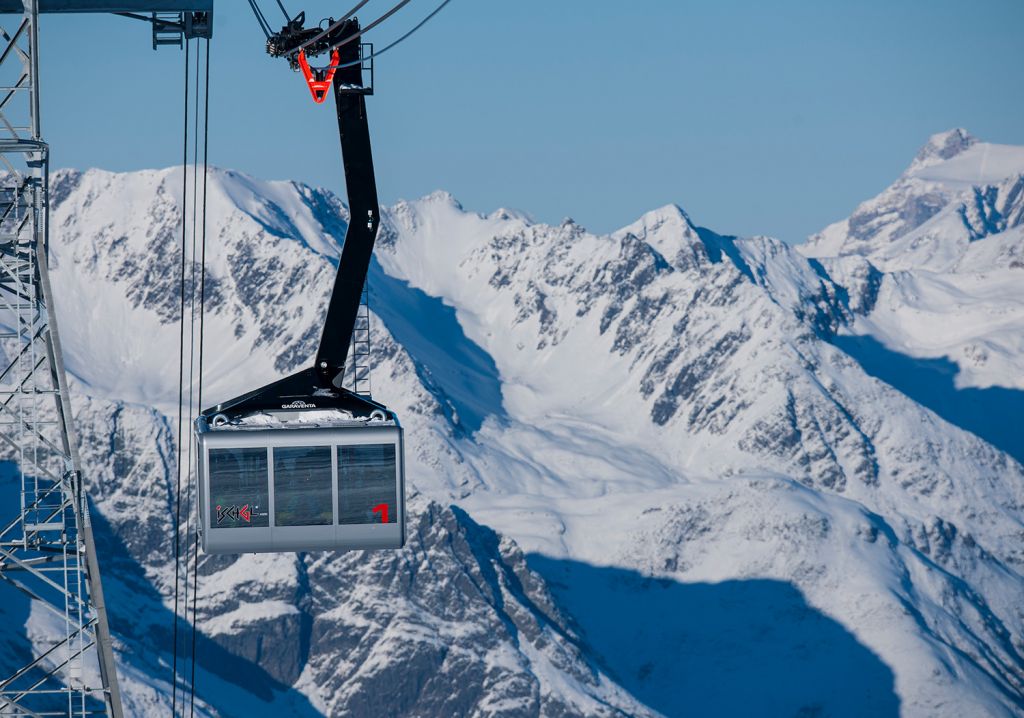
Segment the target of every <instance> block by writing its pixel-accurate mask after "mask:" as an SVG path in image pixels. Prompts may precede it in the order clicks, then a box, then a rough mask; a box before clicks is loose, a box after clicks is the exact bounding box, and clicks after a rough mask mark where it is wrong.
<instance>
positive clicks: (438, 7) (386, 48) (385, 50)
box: [331, 0, 452, 70]
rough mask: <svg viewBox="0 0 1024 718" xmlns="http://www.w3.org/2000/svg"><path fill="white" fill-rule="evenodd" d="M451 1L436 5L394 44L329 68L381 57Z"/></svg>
mask: <svg viewBox="0 0 1024 718" xmlns="http://www.w3.org/2000/svg"><path fill="white" fill-rule="evenodd" d="M451 1H452V0H443V2H442V3H441V4H440V5H438V6H437V7H436V8H434V10H433V12H431V13H430V14H429V15H427V16H426V17H425V18H423V19H422V20H420V21H419V22H418V23H417V24H416V25H415V26H413V28H412V29H411V30H409V31H408V32H407V33H405V34H404V35H402V36H401V37H399V38H398V39H397V40H395V41H394V42H391V43H389V44H387V45H385V46H384V47H382V48H381V49H379V50H376V51H374V52H372V53H370V54H369V55H367V56H366V57H361V58H359V59H358V60H352V61H351V62H344V63H342V64H340V65H332V66H331V67H333V68H334V69H335V70H340V69H341V68H343V67H352V66H353V65H358V64H359V63H361V62H366V61H367V60H372V59H373V58H375V57H380V56H381V55H383V54H384V53H385V52H387V51H388V50H390V49H391V48H393V47H395V46H396V45H399V44H401V43H402V42H403V41H404V40H407V39H408V38H409V37H411V36H412V34H413V33H415V32H416V31H417V30H419V29H420V28H421V27H423V26H424V25H426V24H427V23H428V22H429V21H430V20H431V18H433V17H434V16H435V15H437V14H438V13H439V12H441V11H442V10H443V9H444V6H445V5H447V4H448V3H450V2H451Z"/></svg>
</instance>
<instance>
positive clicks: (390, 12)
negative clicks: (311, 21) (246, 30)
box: [296, 0, 412, 52]
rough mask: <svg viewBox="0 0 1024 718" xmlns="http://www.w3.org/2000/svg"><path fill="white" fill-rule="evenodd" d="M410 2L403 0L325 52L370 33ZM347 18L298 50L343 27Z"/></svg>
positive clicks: (409, 0) (303, 44) (410, 0)
mask: <svg viewBox="0 0 1024 718" xmlns="http://www.w3.org/2000/svg"><path fill="white" fill-rule="evenodd" d="M410 2H412V0H401V2H399V3H397V4H396V5H395V6H394V7H392V8H391V9H390V10H388V11H387V12H386V13H384V14H383V15H381V16H380V17H379V18H377V19H376V20H374V21H373V22H371V23H370V24H368V25H367V26H366V27H364V28H362V29H361V30H360V31H359V32H356V33H353V34H351V35H349V36H347V37H346V38H345V39H343V40H341V41H340V42H336V43H335V44H333V45H331V46H330V47H328V48H326V49H325V50H324V52H329V51H331V50H334V49H335V48H339V47H341V46H342V45H347V44H348V43H350V42H352V41H353V40H356V39H358V38H360V37H362V36H363V35H365V34H366V33H368V32H369V31H370V30H372V29H373V28H375V27H377V26H378V25H380V24H381V23H382V22H384V21H385V20H387V19H388V18H389V17H391V16H392V15H394V14H395V13H396V12H398V11H399V10H401V9H402V8H403V7H405V6H406V5H408V4H409V3H410ZM358 7H361V6H357V8H358ZM350 12H355V10H351V11H350ZM347 19H348V17H345V18H342V19H341V20H338V21H337V22H334V23H332V24H331V25H330V26H329V27H328V28H327V29H326V30H324V31H323V32H321V33H320V34H319V35H316V36H314V37H312V38H310V39H309V40H307V41H306V42H304V43H302V44H301V45H299V47H298V48H297V50H296V52H298V50H304V49H306V48H307V47H309V46H310V45H312V44H313V43H314V42H317V41H318V40H322V39H323V38H324V37H326V36H327V35H329V34H330V33H331V32H333V31H334V30H336V29H337V28H339V27H341V24H342V23H343V22H345V21H346V20H347Z"/></svg>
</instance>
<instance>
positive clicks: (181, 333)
mask: <svg viewBox="0 0 1024 718" xmlns="http://www.w3.org/2000/svg"><path fill="white" fill-rule="evenodd" d="M189 60H190V57H189V43H188V41H186V42H185V122H184V141H183V146H182V160H181V176H182V182H181V267H180V272H179V275H178V285H179V290H180V293H181V307H180V315H179V318H178V327H179V329H178V425H177V459H178V460H177V467H176V468H177V477H176V479H175V490H174V501H175V511H174V622H173V624H172V629H171V634H172V643H173V654H174V658H173V660H172V661H171V665H172V678H171V692H172V697H171V715H175V714H176V710H177V704H178V583H179V571H180V566H181V541H180V537H179V531H180V527H181V421H182V402H183V401H184V398H185V397H184V380H185V376H184V372H185V231H186V227H187V224H186V216H187V214H188V213H187V207H186V200H187V197H188V185H187V183H188V166H187V165H188V91H189Z"/></svg>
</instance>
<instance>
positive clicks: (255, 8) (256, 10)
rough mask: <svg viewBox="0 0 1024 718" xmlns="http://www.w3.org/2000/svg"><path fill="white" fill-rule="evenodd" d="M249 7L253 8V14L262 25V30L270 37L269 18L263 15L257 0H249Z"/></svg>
mask: <svg viewBox="0 0 1024 718" xmlns="http://www.w3.org/2000/svg"><path fill="white" fill-rule="evenodd" d="M249 7H251V8H252V14H253V15H255V16H256V22H258V23H259V25H260V30H262V31H263V34H264V35H266V36H267V39H268V40H269V39H270V25H269V24H268V23H267V18H265V17H263V13H262V12H261V11H260V8H259V5H257V4H256V0H249Z"/></svg>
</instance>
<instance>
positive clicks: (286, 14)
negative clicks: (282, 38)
mask: <svg viewBox="0 0 1024 718" xmlns="http://www.w3.org/2000/svg"><path fill="white" fill-rule="evenodd" d="M277 6H278V7H279V8H281V12H282V13H284V21H285V22H291V21H292V17H291V15H289V14H288V11H287V10H285V9H284V3H282V2H281V0H277Z"/></svg>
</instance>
